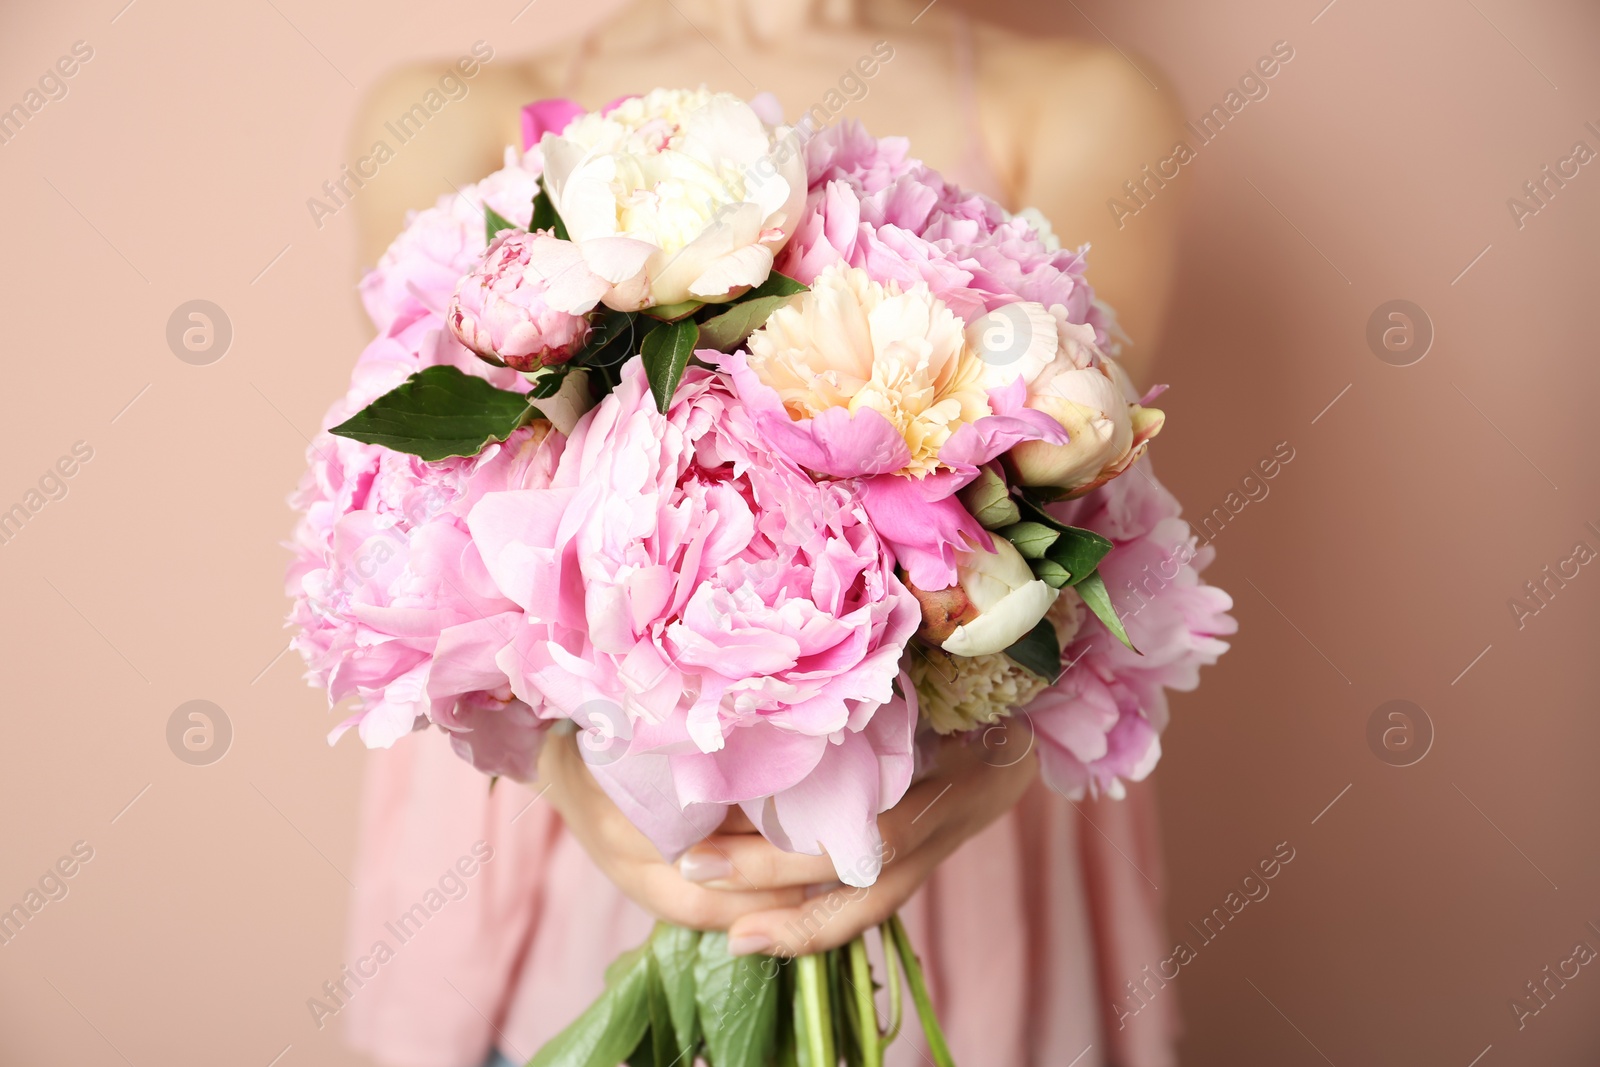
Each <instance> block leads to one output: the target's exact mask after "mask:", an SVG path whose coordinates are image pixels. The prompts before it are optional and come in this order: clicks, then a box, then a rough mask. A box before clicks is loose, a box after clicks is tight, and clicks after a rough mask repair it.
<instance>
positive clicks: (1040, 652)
mask: <svg viewBox="0 0 1600 1067" xmlns="http://www.w3.org/2000/svg"><path fill="white" fill-rule="evenodd" d="M1006 655H1008V656H1010V657H1011V658H1012V659H1013V660H1014V661H1016V662H1017V663H1019V664H1021V665H1022V666H1024V667H1026V668H1027V669H1028V670H1030V671H1032V672H1033V673H1034V674H1037V675H1038V676H1039V677H1041V678H1043V679H1044V680H1045V681H1047V682H1049V683H1051V684H1052V685H1053V684H1055V681H1056V679H1057V678H1060V677H1061V642H1060V641H1059V640H1057V639H1056V628H1055V627H1054V626H1052V625H1050V620H1049V619H1040V620H1039V621H1038V622H1037V623H1035V624H1034V626H1033V629H1031V630H1029V631H1028V632H1027V633H1026V634H1024V635H1023V636H1022V640H1020V641H1018V642H1017V643H1016V644H1014V645H1012V646H1011V647H1010V648H1008V649H1006Z"/></svg>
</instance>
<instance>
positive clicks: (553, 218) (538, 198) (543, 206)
mask: <svg viewBox="0 0 1600 1067" xmlns="http://www.w3.org/2000/svg"><path fill="white" fill-rule="evenodd" d="M528 229H530V230H549V231H550V232H551V233H554V234H555V235H556V236H557V237H559V238H561V239H562V240H563V241H570V240H571V238H570V237H569V236H567V224H566V223H564V222H562V221H561V216H560V215H559V214H557V213H556V205H555V203H554V202H553V201H551V199H550V194H549V193H548V192H546V191H545V187H544V179H543V178H540V179H539V191H538V192H537V193H535V194H534V196H533V219H532V221H530V222H529V223H528Z"/></svg>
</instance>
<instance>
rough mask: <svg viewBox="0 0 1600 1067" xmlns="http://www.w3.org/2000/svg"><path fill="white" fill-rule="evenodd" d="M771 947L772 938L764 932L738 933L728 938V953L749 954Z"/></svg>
mask: <svg viewBox="0 0 1600 1067" xmlns="http://www.w3.org/2000/svg"><path fill="white" fill-rule="evenodd" d="M771 947H772V938H770V937H768V936H767V935H766V934H740V935H739V936H738V937H730V938H728V955H730V956H750V955H753V954H755V953H757V952H765V951H766V950H767V949H769V948H771Z"/></svg>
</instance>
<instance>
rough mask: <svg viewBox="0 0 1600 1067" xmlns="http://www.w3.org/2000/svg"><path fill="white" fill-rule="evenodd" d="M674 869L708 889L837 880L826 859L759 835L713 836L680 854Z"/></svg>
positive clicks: (776, 885)
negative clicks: (783, 847)
mask: <svg viewBox="0 0 1600 1067" xmlns="http://www.w3.org/2000/svg"><path fill="white" fill-rule="evenodd" d="M678 870H679V871H680V872H681V873H682V874H683V877H684V878H686V879H687V880H689V881H691V882H695V883H698V884H700V885H704V886H705V887H706V888H708V889H741V890H751V889H778V888H782V887H785V886H806V885H815V884H818V883H821V882H833V881H836V880H837V876H836V875H835V874H834V870H833V861H832V860H830V859H829V858H828V857H827V856H803V855H801V854H799V853H797V852H785V851H783V850H782V849H781V848H779V847H778V846H777V845H774V844H773V843H772V842H770V841H768V840H767V839H766V838H764V837H762V836H761V835H760V834H724V833H719V834H713V835H712V836H710V837H708V838H706V839H705V840H704V841H701V842H700V843H699V844H697V845H695V846H694V847H693V848H691V849H689V851H687V852H685V853H684V854H683V856H682V857H681V858H680V859H679V860H678Z"/></svg>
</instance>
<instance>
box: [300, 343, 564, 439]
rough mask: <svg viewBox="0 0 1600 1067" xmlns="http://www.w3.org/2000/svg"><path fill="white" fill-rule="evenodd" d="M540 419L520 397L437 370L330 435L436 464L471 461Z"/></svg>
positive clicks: (448, 369) (385, 396) (394, 392)
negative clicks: (457, 458)
mask: <svg viewBox="0 0 1600 1067" xmlns="http://www.w3.org/2000/svg"><path fill="white" fill-rule="evenodd" d="M538 415H539V409H538V408H535V407H531V406H529V404H528V399H527V397H525V396H523V395H522V394H520V393H512V392H508V391H506V390H504V389H496V388H495V387H494V386H492V385H490V384H489V383H488V382H486V381H484V380H483V379H482V378H478V377H474V376H473V375H470V374H464V373H462V372H461V371H459V370H457V369H456V368H454V367H448V366H439V367H428V368H425V369H424V370H421V371H418V372H417V373H416V374H413V375H412V376H411V377H410V378H407V379H406V380H405V381H404V382H403V383H401V384H400V385H399V386H397V387H395V388H394V389H391V390H390V391H389V392H387V393H384V394H383V395H382V396H380V397H378V399H376V400H374V401H373V402H372V403H370V404H368V405H367V406H366V407H364V408H362V409H361V410H360V411H358V412H356V413H355V414H354V415H352V416H351V417H350V418H349V419H346V420H345V421H344V422H341V423H340V424H339V425H337V426H335V427H334V428H333V429H332V430H331V431H329V432H330V433H335V434H338V435H339V436H340V437H348V438H350V439H351V440H355V441H361V442H363V443H364V444H369V445H382V446H383V447H385V448H391V449H393V450H394V451H396V452H407V453H410V454H411V455H413V456H420V457H421V458H422V459H425V460H437V459H446V458H448V457H450V456H475V455H477V454H478V453H479V452H482V451H483V449H484V447H485V446H487V445H488V444H489V442H491V441H504V440H505V439H506V438H507V437H510V436H511V435H512V433H514V432H515V431H516V430H517V428H518V427H520V426H524V425H526V424H527V423H528V422H529V421H530V420H532V419H534V418H536V417H538Z"/></svg>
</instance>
